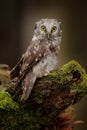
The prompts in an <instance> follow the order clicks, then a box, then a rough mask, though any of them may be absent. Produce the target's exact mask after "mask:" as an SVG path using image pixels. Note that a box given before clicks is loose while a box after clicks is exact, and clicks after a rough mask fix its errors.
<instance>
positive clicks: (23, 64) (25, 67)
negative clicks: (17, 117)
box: [10, 19, 62, 100]
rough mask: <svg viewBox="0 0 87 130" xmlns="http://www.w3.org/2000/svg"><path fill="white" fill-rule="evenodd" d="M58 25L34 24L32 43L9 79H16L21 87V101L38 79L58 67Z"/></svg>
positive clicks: (43, 21) (51, 22) (53, 22)
mask: <svg viewBox="0 0 87 130" xmlns="http://www.w3.org/2000/svg"><path fill="white" fill-rule="evenodd" d="M60 24H61V23H60V22H57V20H55V19H41V20H40V21H38V22H36V25H35V30H34V36H33V38H32V41H31V43H30V45H29V47H28V48H27V50H26V52H25V53H24V54H23V56H22V58H21V60H20V61H19V62H18V64H17V65H16V66H15V67H14V68H13V70H12V71H11V74H10V75H11V78H14V77H18V84H19V83H20V84H21V85H22V91H23V93H22V96H21V99H23V100H26V99H27V98H28V97H29V95H30V93H31V90H32V88H33V86H34V83H35V81H36V79H37V78H38V77H42V76H44V75H47V74H48V73H49V72H50V71H52V70H54V69H55V68H56V66H57V65H58V52H59V48H60V41H61V33H62V30H61V26H60ZM54 27H55V28H54ZM59 33H60V35H59ZM48 34H49V35H48ZM48 36H49V37H48Z"/></svg>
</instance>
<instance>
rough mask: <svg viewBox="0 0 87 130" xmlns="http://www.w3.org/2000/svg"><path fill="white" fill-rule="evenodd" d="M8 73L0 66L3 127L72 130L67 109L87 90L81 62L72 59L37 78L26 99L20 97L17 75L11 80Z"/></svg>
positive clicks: (86, 79)
mask: <svg viewBox="0 0 87 130" xmlns="http://www.w3.org/2000/svg"><path fill="white" fill-rule="evenodd" d="M9 73H10V70H8V67H4V66H1V67H0V83H1V85H0V86H1V88H2V89H1V92H0V115H1V116H0V117H2V115H3V114H4V113H5V114H4V116H3V118H1V119H0V120H1V130H4V129H5V130H10V129H11V130H15V129H16V130H17V129H20V130H22V129H23V130H72V128H73V126H72V124H71V123H70V119H71V118H72V116H71V111H68V112H67V111H66V109H68V107H69V106H70V105H73V104H75V103H77V102H79V101H80V99H82V97H84V96H85V95H86V93H87V74H86V72H85V70H84V69H83V68H82V67H81V65H80V64H79V63H77V62H76V61H70V62H68V63H67V64H65V65H64V66H63V67H61V68H60V69H58V70H55V71H54V72H51V73H50V74H49V75H47V76H45V77H42V78H40V79H37V81H36V83H35V86H34V88H33V90H32V92H31V94H30V97H29V98H28V100H27V101H21V100H20V95H21V86H18V87H17V88H16V87H15V84H16V83H17V80H18V79H17V78H15V79H14V80H13V81H11V80H10V77H9ZM7 118H8V119H7ZM6 119H7V120H6ZM14 121H15V124H14ZM7 122H8V123H7ZM8 124H9V125H8Z"/></svg>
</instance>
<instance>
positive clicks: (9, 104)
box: [0, 92, 18, 110]
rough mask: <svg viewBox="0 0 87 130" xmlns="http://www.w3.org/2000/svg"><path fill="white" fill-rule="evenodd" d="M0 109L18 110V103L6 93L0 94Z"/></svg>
mask: <svg viewBox="0 0 87 130" xmlns="http://www.w3.org/2000/svg"><path fill="white" fill-rule="evenodd" d="M0 109H3V110H10V109H13V110H16V109H18V103H16V102H14V101H13V100H12V97H11V96H10V94H9V93H8V92H0Z"/></svg>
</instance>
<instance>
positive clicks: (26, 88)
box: [21, 72, 36, 100]
mask: <svg viewBox="0 0 87 130" xmlns="http://www.w3.org/2000/svg"><path fill="white" fill-rule="evenodd" d="M35 81H36V75H35V74H34V73H33V72H31V73H28V74H27V75H26V77H25V78H24V80H23V81H22V91H23V93H22V96H21V100H27V99H28V97H29V95H30V93H31V91H32V88H33V86H34V83H35Z"/></svg>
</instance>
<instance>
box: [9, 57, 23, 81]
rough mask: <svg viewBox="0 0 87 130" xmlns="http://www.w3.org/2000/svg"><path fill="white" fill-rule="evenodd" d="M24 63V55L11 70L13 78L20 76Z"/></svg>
mask: <svg viewBox="0 0 87 130" xmlns="http://www.w3.org/2000/svg"><path fill="white" fill-rule="evenodd" d="M22 63H23V57H21V59H20V60H19V61H18V63H17V64H16V65H15V66H14V68H13V69H12V70H11V72H10V78H11V79H13V78H15V77H18V76H19V72H20V69H21V65H22Z"/></svg>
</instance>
